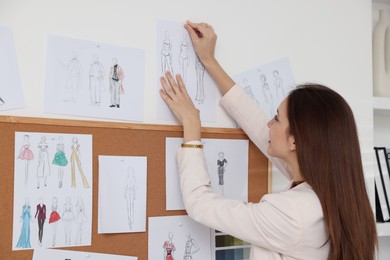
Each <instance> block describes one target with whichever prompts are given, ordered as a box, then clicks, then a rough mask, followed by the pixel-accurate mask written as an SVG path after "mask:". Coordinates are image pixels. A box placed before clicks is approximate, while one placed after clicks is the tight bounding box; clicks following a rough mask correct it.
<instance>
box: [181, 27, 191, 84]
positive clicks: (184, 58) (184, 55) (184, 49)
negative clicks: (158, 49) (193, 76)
mask: <svg viewBox="0 0 390 260" xmlns="http://www.w3.org/2000/svg"><path fill="white" fill-rule="evenodd" d="M189 63H190V58H189V55H188V39H187V36H186V35H185V34H184V35H183V40H182V41H181V43H180V53H179V66H180V75H181V77H182V79H183V81H184V83H186V79H187V68H188V65H189Z"/></svg>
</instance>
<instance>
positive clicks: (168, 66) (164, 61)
mask: <svg viewBox="0 0 390 260" xmlns="http://www.w3.org/2000/svg"><path fill="white" fill-rule="evenodd" d="M171 49H172V46H171V42H170V41H169V40H164V42H163V49H162V50H161V68H162V73H163V74H165V72H167V71H169V72H171V74H172V75H173V67H172V54H171Z"/></svg>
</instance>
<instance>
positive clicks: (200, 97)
mask: <svg viewBox="0 0 390 260" xmlns="http://www.w3.org/2000/svg"><path fill="white" fill-rule="evenodd" d="M195 70H196V97H195V100H196V101H198V104H203V102H204V100H205V95H204V83H203V80H204V71H205V67H204V65H203V64H202V62H200V60H199V58H197V59H196V65H195Z"/></svg>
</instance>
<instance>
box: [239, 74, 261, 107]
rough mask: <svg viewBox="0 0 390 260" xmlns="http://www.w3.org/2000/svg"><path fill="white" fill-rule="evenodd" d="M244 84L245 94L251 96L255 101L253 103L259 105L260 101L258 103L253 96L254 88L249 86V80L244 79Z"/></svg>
mask: <svg viewBox="0 0 390 260" xmlns="http://www.w3.org/2000/svg"><path fill="white" fill-rule="evenodd" d="M242 84H243V87H244V91H245V93H246V94H247V95H248V96H250V97H251V99H253V101H255V102H256V105H259V101H257V99H256V97H255V95H253V91H252V87H251V86H250V85H249V84H248V80H247V79H243V80H242Z"/></svg>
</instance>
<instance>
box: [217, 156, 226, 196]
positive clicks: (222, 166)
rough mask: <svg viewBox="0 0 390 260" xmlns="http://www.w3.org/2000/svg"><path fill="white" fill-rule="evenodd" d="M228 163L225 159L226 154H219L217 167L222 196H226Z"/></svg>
mask: <svg viewBox="0 0 390 260" xmlns="http://www.w3.org/2000/svg"><path fill="white" fill-rule="evenodd" d="M228 164H229V163H228V161H227V160H226V159H225V153H224V152H219V153H218V160H217V165H218V168H217V170H218V186H219V189H220V191H221V194H222V195H224V193H225V191H224V185H225V170H226V166H228Z"/></svg>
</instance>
